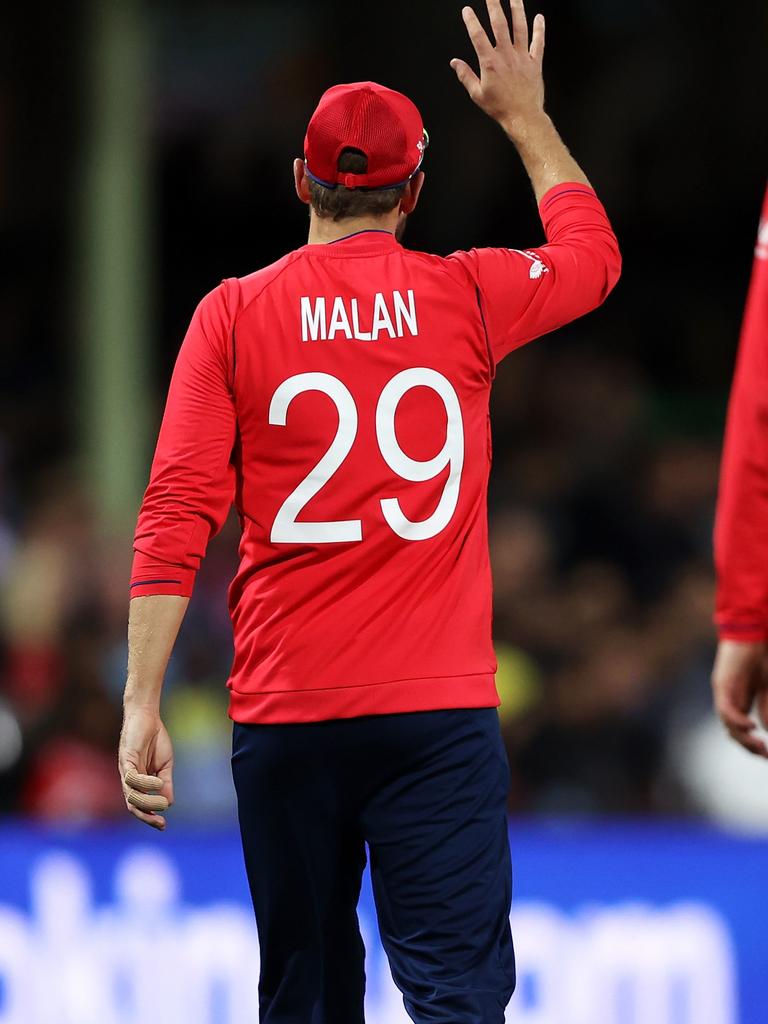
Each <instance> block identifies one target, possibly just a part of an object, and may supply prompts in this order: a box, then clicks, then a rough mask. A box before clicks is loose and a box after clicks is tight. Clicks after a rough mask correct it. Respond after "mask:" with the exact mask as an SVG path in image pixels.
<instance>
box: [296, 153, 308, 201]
mask: <svg viewBox="0 0 768 1024" xmlns="http://www.w3.org/2000/svg"><path fill="white" fill-rule="evenodd" d="M293 183H294V185H295V187H296V195H297V196H298V197H299V199H300V200H301V201H302V203H309V178H308V177H307V169H306V167H305V166H304V161H303V160H302V159H301V157H297V158H296V159H295V160H294V161H293Z"/></svg>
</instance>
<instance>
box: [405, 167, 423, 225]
mask: <svg viewBox="0 0 768 1024" xmlns="http://www.w3.org/2000/svg"><path fill="white" fill-rule="evenodd" d="M423 184H424V171H419V172H418V173H417V174H414V176H413V177H412V178H411V180H410V181H409V182H408V184H407V185H406V186H405V192H403V198H402V199H401V200H400V213H404V214H406V215H408V214H409V213H413V211H414V210H415V209H416V204H417V203H418V201H419V196H420V195H421V188H422V185H423Z"/></svg>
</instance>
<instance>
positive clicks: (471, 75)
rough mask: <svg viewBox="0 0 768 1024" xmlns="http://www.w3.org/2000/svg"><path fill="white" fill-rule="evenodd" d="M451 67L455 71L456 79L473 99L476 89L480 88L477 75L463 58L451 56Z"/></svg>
mask: <svg viewBox="0 0 768 1024" xmlns="http://www.w3.org/2000/svg"><path fill="white" fill-rule="evenodd" d="M451 67H452V68H453V70H454V71H455V72H456V77H457V78H458V80H459V81H460V82H461V84H462V85H463V86H464V88H465V89H466V90H467V92H468V93H469V95H470V96H471V97H472V98H473V99H474V98H475V95H476V92H477V90H478V89H479V88H480V79H479V78H478V77H477V75H476V74H475V72H474V71H473V70H472V68H471V67H470V66H469V64H467V62H466V61H465V60H459V58H458V57H454V58H453V60H452V61H451Z"/></svg>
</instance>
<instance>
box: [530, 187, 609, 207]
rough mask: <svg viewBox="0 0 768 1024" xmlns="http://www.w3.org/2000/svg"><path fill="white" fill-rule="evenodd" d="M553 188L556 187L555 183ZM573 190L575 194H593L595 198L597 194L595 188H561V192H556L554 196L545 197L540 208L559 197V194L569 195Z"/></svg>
mask: <svg viewBox="0 0 768 1024" xmlns="http://www.w3.org/2000/svg"><path fill="white" fill-rule="evenodd" d="M555 188H557V185H555ZM574 192H575V193H576V194H577V195H582V196H595V198H597V194H596V193H595V190H594V189H591V188H566V189H563V191H562V192H558V193H557V195H556V196H550V197H549V199H547V201H546V202H545V203H542V209H546V208H547V207H548V206H549V204H550V203H553V202H554V201H555V200H556V199H559V198H560V196H569V195H571V194H572V193H574Z"/></svg>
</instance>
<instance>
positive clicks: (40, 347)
mask: <svg viewBox="0 0 768 1024" xmlns="http://www.w3.org/2000/svg"><path fill="white" fill-rule="evenodd" d="M538 9H540V10H542V11H543V12H544V14H545V15H546V17H547V29H548V33H547V34H548V40H547V51H546V57H545V74H546V83H547V106H548V110H549V112H550V113H551V115H552V116H553V118H554V120H555V123H556V124H557V126H558V127H559V129H560V131H561V133H562V134H563V136H564V138H565V139H566V141H567V142H568V144H569V145H570V146H571V149H572V151H573V152H574V155H575V156H576V157H577V159H578V160H579V161H580V162H581V163H582V165H583V166H584V168H585V170H586V172H587V174H588V175H589V177H590V178H591V180H592V182H593V184H594V185H595V187H596V189H597V191H598V193H599V195H600V197H601V198H602V199H603V201H604V202H605V205H606V207H607V209H608V211H609V214H610V216H611V218H612V220H613V223H614V226H615V228H616V231H617V233H618V236H619V240H620V243H621V246H622V250H623V255H624V272H623V277H622V279H621V281H620V283H619V285H618V287H617V289H616V291H615V292H614V294H613V295H612V296H611V297H610V298H609V300H608V302H607V303H606V305H605V307H604V308H603V309H601V310H599V311H598V312H597V313H595V314H592V315H590V316H589V317H587V318H586V319H584V320H583V321H580V322H579V323H577V324H575V325H573V326H571V327H569V328H566V329H564V330H561V331H559V332H557V334H555V335H553V336H551V337H548V338H545V339H541V340H539V341H536V342H535V343H533V344H532V345H530V346H528V347H527V348H526V349H524V350H522V351H521V352H519V353H516V354H514V355H513V356H511V357H510V358H509V359H507V360H506V361H505V362H504V363H503V364H502V365H501V367H500V369H499V372H498V377H497V382H496V388H495V393H494V399H493V430H494V458H495V468H494V474H493V478H492V487H491V502H490V505H491V540H492V557H493V560H494V575H495V585H496V615H495V634H496V642H497V646H498V653H499V662H500V672H499V686H500V689H501V691H502V695H503V700H504V704H503V708H502V717H503V722H504V728H505V734H506V737H507V740H508V749H509V753H510V760H511V762H512V767H513V788H512V793H511V796H510V806H511V809H513V810H516V811H525V812H534V813H581V814H627V813H640V814H645V813H654V814H658V813H661V814H702V813H703V814H715V815H717V814H719V813H721V810H722V809H721V807H720V806H719V804H718V801H717V800H716V799H714V798H710V794H708V792H707V791H706V787H705V786H704V787H703V786H702V785H700V784H698V783H697V778H698V776H697V766H698V765H699V764H700V760H697V758H699V759H700V758H701V757H704V756H708V755H707V752H709V751H711V756H712V757H715V756H723V757H725V756H730V755H726V754H724V753H722V749H721V747H720V746H719V742H720V741H719V738H718V736H717V735H716V732H715V731H714V729H713V726H712V721H711V712H710V710H709V697H708V689H707V687H708V682H707V677H708V671H709V665H710V662H711V656H712V651H713V634H712V629H711V625H710V617H711V602H712V577H711V568H710V561H711V555H710V535H711V526H712V515H713V508H714V498H715V493H716V482H717V464H718V458H719V445H720V437H721V433H722V426H723V419H724V415H725V403H726V398H727V388H728V383H729V380H730V375H731V371H732V364H733V358H734V354H735V348H736V343H737V338H738V330H739V322H740V316H741V311H742V308H743V302H744V297H745V294H746V288H747V285H748V280H749V272H750V265H751V258H752V249H753V241H754V236H755V232H756V228H757V220H758V215H759V210H760V203H761V199H762V195H763V191H764V188H765V178H766V167H767V166H768V161H767V160H766V139H765V122H766V103H765V68H766V43H767V42H768V8H767V7H766V6H765V5H764V4H760V3H745V4H741V5H739V7H738V8H733V9H724V8H723V7H722V6H721V5H714V4H713V5H702V4H700V3H693V2H691V0H680V2H676V3H662V2H661V0H656V2H654V0H637V2H632V3H629V2H623V0H581V2H569V3H564V2H560V3H555V2H545V3H541V4H540V5H539V8H538ZM94 11H95V5H93V6H91V5H88V4H84V3H72V4H68V5H59V6H56V7H54V6H53V5H51V6H50V8H48V7H45V8H43V9H41V8H32V7H30V8H28V9H23V8H19V7H16V8H14V9H12V10H10V11H9V12H6V15H5V19H4V20H5V23H6V26H7V29H8V30H7V32H5V33H4V39H3V41H2V43H0V47H2V50H1V51H0V53H1V54H2V61H1V62H0V64H1V66H2V71H1V72H0V74H1V75H2V85H1V87H0V90H1V91H0V146H1V147H2V148H1V149H0V168H1V172H0V247H1V248H2V253H3V256H4V259H3V274H2V277H0V337H1V338H2V355H3V358H2V373H1V374H0V382H1V383H0V389H1V393H0V403H1V404H0V586H1V587H2V614H1V615H0V807H1V808H2V809H3V810H4V811H5V812H9V813H26V814H32V815H38V816H43V817H51V816H52V817H84V818H92V817H99V816H102V815H112V814H119V813H121V798H120V793H119V790H118V788H117V786H116V784H115V783H116V775H115V772H114V767H113V750H114V745H115V741H116V733H117V729H118V727H119V702H120V693H121V688H122V682H123V679H122V673H123V668H124V657H125V649H124V630H125V613H126V596H127V594H126V589H125V584H126V578H127V568H128V564H129V559H130V535H129V532H128V531H127V530H126V531H124V532H123V534H121V535H116V534H115V531H114V530H112V531H109V530H105V529H104V528H103V526H102V525H101V523H100V519H99V514H98V509H97V508H96V507H95V502H94V499H93V494H92V493H91V490H90V488H89V484H88V478H87V473H85V472H84V471H83V466H82V447H83V445H82V443H81V441H80V436H81V435H80V433H79V425H78V424H79V422H80V421H79V407H80V406H81V405H82V403H83V402H84V387H85V383H84V380H83V373H82V365H81V359H80V356H79V354H78V353H79V351H80V349H79V336H80V332H81V326H82V308H81V304H82V302H83V299H82V294H81V291H82V290H81V288H80V287H79V280H80V279H79V277H78V274H79V267H80V265H81V263H80V251H79V247H80V244H81V237H82V235H81V231H80V217H81V211H82V204H83V194H82V193H83V181H84V180H85V176H86V174H87V171H88V168H87V166H86V165H87V160H88V152H89V148H88V140H89V133H90V131H91V123H90V120H89V117H90V114H89V112H90V111H91V110H92V96H91V95H90V93H89V90H92V89H93V84H92V81H91V80H90V79H89V77H88V74H87V73H86V69H87V67H88V54H89V52H90V47H91V46H92V45H93V38H94V23H95V14H94ZM533 13H535V11H534V10H529V15H530V16H532V14H533ZM139 14H140V17H141V23H142V25H143V30H144V31H145V33H146V37H147V40H148V50H149V52H150V55H151V56H150V61H149V65H148V73H147V78H146V81H145V83H144V86H145V88H146V90H147V96H148V100H147V104H146V109H145V123H144V125H143V133H144V137H145V139H146V145H147V146H148V149H147V151H146V161H147V174H148V179H147V180H148V182H149V218H148V229H147V233H146V239H145V257H146V263H147V271H148V272H147V290H146V295H145V301H146V303H147V307H148V310H149V316H148V323H149V336H148V337H147V338H146V342H147V345H148V347H149V351H150V353H151V361H150V370H149V384H148V388H147V393H146V397H145V402H144V403H143V404H142V406H141V407H140V408H137V409H136V424H137V432H139V434H140V433H141V430H142V429H143V427H146V432H147V436H151V434H152V432H153V431H156V428H157V424H158V420H159V415H160V411H161V408H162V399H163V393H164V389H165V387H166V385H167V380H168V376H169V373H170V369H171V366H172V363H173V359H174V357H175V353H176V351H177V349H178V345H179V343H180V340H181V338H182V336H183V332H184V330H185V328H186V325H187V323H188V321H189V318H190V316H191V313H192V311H193V309H194V307H195V305H196V303H197V302H198V300H199V298H200V297H201V296H202V294H204V293H205V292H207V291H208V290H210V288H212V287H214V286H215V285H216V284H217V283H218V282H219V281H220V280H221V279H222V278H224V277H229V276H234V275H243V274H246V273H249V272H251V271H252V270H254V269H256V268H258V267H260V266H263V265H265V264H267V263H270V262H272V261H273V260H275V259H278V258H279V257H280V256H281V255H282V254H283V253H285V252H286V251H288V250H289V249H292V248H295V247H297V246H298V245H300V244H302V243H303V242H304V241H305V235H306V229H307V222H306V210H305V209H304V208H303V207H302V206H301V205H300V204H299V203H298V202H297V200H296V199H295V196H294V194H293V185H292V176H291V160H292V159H293V157H295V156H297V155H300V154H301V148H302V142H303V134H304V128H305V126H306V122H307V120H308V118H309V115H310V114H311V112H312V110H313V108H314V105H315V104H316V102H317V99H318V98H319V95H320V93H321V92H322V91H323V90H324V89H325V88H327V87H328V86H329V85H331V84H333V83H335V82H338V81H354V80H358V79H375V80H378V81H381V82H383V83H385V84H387V85H389V86H392V87H394V88H397V89H400V90H401V91H403V92H406V93H407V94H408V95H410V96H411V97H412V98H413V99H414V101H415V102H416V103H417V104H418V106H419V107H420V109H421V111H422V114H423V117H424V121H425V124H426V126H427V128H428V130H429V134H430V140H431V142H430V148H429V151H428V154H427V158H426V161H425V165H424V169H425V171H426V174H427V181H426V186H425V191H424V194H423V198H422V200H421V202H420V205H419V209H418V211H417V213H416V214H415V216H414V217H413V218H412V222H411V224H410V225H409V229H408V235H407V238H406V244H408V245H409V246H411V247H413V248H418V249H424V250H428V251H434V252H437V253H447V252H449V251H452V250H453V249H457V248H470V247H471V246H480V245H509V246H514V247H521V246H530V245H536V244H539V243H540V242H541V241H542V234H541V227H540V224H539V222H538V218H537V213H536V208H535V204H534V201H533V197H532V195H531V192H530V188H529V186H528V184H527V181H526V178H525V175H524V172H523V171H522V168H521V166H520V164H519V161H518V159H517V157H516V154H515V152H514V150H513V148H512V146H511V145H510V144H509V143H508V142H507V141H506V139H505V138H504V136H503V134H502V133H501V131H500V130H499V129H498V128H497V127H496V126H495V125H494V124H493V123H492V122H490V121H489V120H488V119H487V118H485V116H484V115H482V114H481V113H480V112H479V111H478V110H477V109H476V108H475V107H474V106H473V105H472V103H471V102H470V101H469V99H468V97H467V96H466V95H465V94H464V92H463V89H462V88H461V87H460V86H459V84H458V83H457V82H456V81H455V78H454V75H453V72H452V71H451V69H450V68H449V66H448V61H449V59H450V58H451V57H453V56H463V57H465V58H468V57H469V54H470V47H469V44H468V41H467V40H466V38H465V32H464V28H463V25H462V22H461V18H460V4H458V3H457V4H453V3H442V2H441V3H438V2H423V0H413V2H411V3H404V2H400V0H394V2H389V3H387V4H386V5H370V4H362V3H356V4H352V3H324V4H322V5H319V4H308V3H291V2H281V3H277V2H274V3H266V2H260V3H216V4H214V3H183V4H182V3H171V2H165V0H159V2H155V3H152V4H147V5H146V6H144V7H141V6H139ZM483 17H485V15H484V12H483ZM486 20H487V19H486ZM86 201H87V197H86ZM142 436H143V435H142ZM150 454H151V450H150V449H149V448H147V450H146V460H147V468H148V460H149V457H150ZM129 513H130V514H128V515H127V518H130V517H131V516H133V515H134V514H135V509H133V510H129ZM235 541H236V529H235V527H234V525H233V524H232V523H230V524H229V525H228V527H227V528H226V529H225V531H224V533H223V534H222V536H221V538H220V539H218V540H217V541H216V542H215V543H214V545H212V547H211V552H210V556H209V558H208V560H207V562H206V564H205V566H204V569H203V570H202V572H201V574H200V579H199V582H198V586H197V590H196V594H195V598H194V600H193V604H192V607H191V609H190V612H189V616H188V621H187V623H186V625H185V627H184V631H183V635H182V638H181V640H180V643H179V646H178V650H177V652H176V654H175V656H174V661H173V664H172V666H171V669H170V671H169V678H168V686H167V691H168V695H167V701H166V707H165V717H166V721H167V724H168V725H169V728H170V729H171V732H172V735H173V736H174V739H175V741H176V749H177V756H178V762H179V764H178V769H177V788H178V790H179V793H180V796H181V798H180V800H179V806H178V808H177V809H176V810H177V812H178V814H179V815H182V814H184V813H185V811H189V812H190V813H191V812H192V809H191V800H187V801H186V803H185V797H184V793H185V791H186V792H189V789H190V787H194V788H195V793H196V798H198V799H200V802H201V805H202V810H201V811H200V812H199V813H209V814H211V815H213V816H215V815H221V814H229V813H230V808H231V795H230V784H229V780H228V770H227V756H228V754H227V749H226V747H227V743H228V727H227V722H226V718H225V715H224V710H223V708H224V704H225V693H224V688H223V682H224V679H225V676H226V671H227V668H228V660H229V644H230V640H229V632H228V623H227V620H226V610H225V607H224V594H223V592H224V588H225V586H226V583H227V580H228V577H229V574H230V572H231V568H232V565H233V564H234V544H235ZM718 752H721V753H718ZM75 794H76V797H75ZM200 794H202V796H200ZM736 802H738V801H737V800H736ZM745 813H746V812H745Z"/></svg>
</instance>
